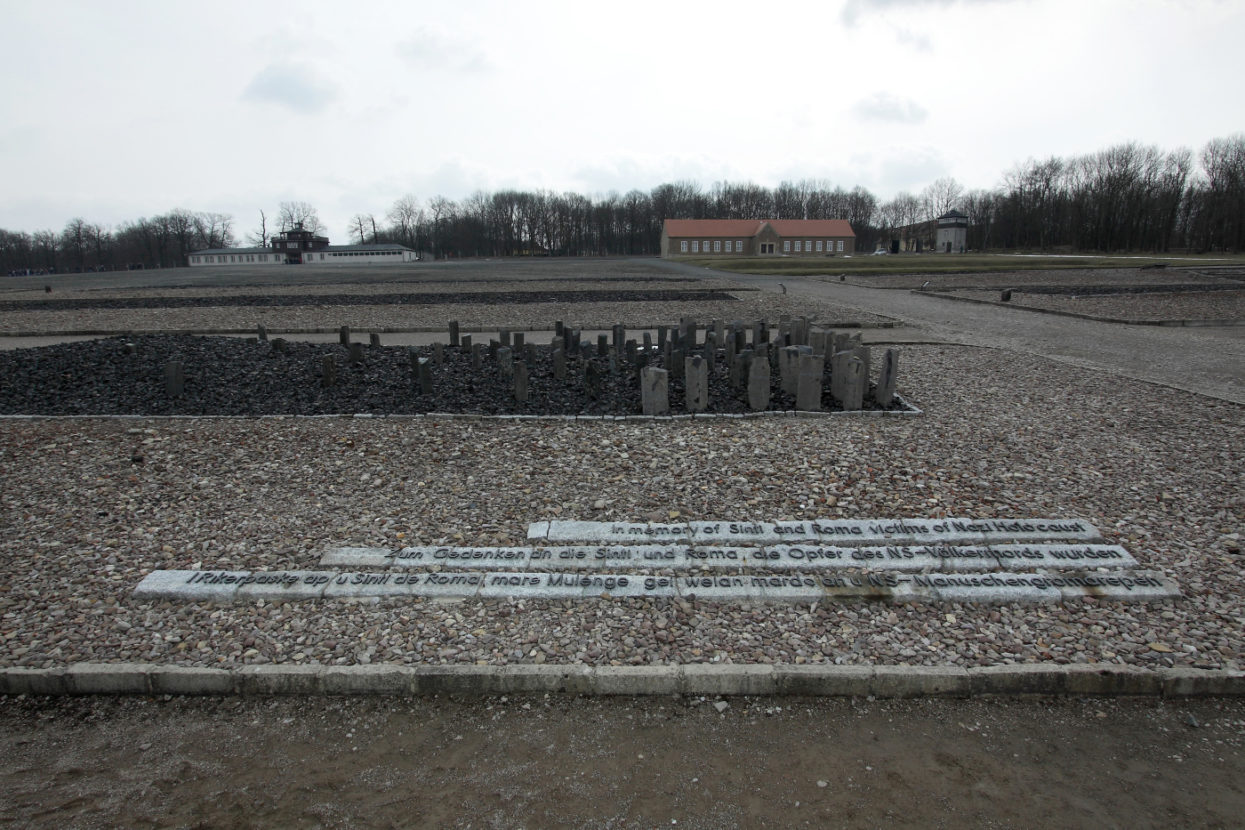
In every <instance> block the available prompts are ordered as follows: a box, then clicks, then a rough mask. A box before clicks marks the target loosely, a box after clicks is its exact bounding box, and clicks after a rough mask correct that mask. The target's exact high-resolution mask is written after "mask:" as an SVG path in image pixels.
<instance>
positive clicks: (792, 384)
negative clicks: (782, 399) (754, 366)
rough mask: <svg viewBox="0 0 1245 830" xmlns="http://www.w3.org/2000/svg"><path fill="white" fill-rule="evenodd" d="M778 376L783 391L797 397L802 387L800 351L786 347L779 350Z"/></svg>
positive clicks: (797, 348)
mask: <svg viewBox="0 0 1245 830" xmlns="http://www.w3.org/2000/svg"><path fill="white" fill-rule="evenodd" d="M778 376H779V385H780V386H781V387H782V391H784V392H786V393H787V394H788V395H790V396H792V397H795V395H796V392H797V391H798V390H799V385H800V349H799V347H798V346H786V347H784V348H781V349H779V350H778Z"/></svg>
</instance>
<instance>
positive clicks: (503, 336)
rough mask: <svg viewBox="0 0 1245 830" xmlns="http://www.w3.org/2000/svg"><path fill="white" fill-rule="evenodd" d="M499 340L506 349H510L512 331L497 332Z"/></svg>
mask: <svg viewBox="0 0 1245 830" xmlns="http://www.w3.org/2000/svg"><path fill="white" fill-rule="evenodd" d="M497 339H498V340H499V341H500V342H501V344H502V345H503V346H505V347H506V348H510V329H502V330H501V331H499V332H497Z"/></svg>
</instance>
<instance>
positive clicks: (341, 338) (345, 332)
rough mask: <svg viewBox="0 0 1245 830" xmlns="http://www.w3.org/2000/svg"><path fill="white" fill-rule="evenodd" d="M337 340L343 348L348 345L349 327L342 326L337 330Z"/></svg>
mask: <svg viewBox="0 0 1245 830" xmlns="http://www.w3.org/2000/svg"><path fill="white" fill-rule="evenodd" d="M337 340H338V342H339V343H341V344H342V345H343V346H349V345H350V326H342V327H341V328H340V329H338V330H337Z"/></svg>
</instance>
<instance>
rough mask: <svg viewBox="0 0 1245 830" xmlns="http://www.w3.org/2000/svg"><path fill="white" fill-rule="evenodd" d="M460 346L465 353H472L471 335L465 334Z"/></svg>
mask: <svg viewBox="0 0 1245 830" xmlns="http://www.w3.org/2000/svg"><path fill="white" fill-rule="evenodd" d="M460 345H461V348H462V350H463V351H464V352H470V351H471V335H470V334H464V335H463V336H462V340H461V341H460Z"/></svg>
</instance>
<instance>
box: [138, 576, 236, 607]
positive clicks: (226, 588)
mask: <svg viewBox="0 0 1245 830" xmlns="http://www.w3.org/2000/svg"><path fill="white" fill-rule="evenodd" d="M250 573H251V572H250V571H152V572H151V573H149V574H147V576H145V577H143V581H142V582H140V583H138V586H137V587H136V588H135V589H134V598H135V599H139V600H149V599H177V600H182V601H184V602H196V601H204V600H207V601H211V602H233V596H234V594H236V593H237V591H238V581H239V580H241V579H242V578H244V577H247V576H249V575H250Z"/></svg>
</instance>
